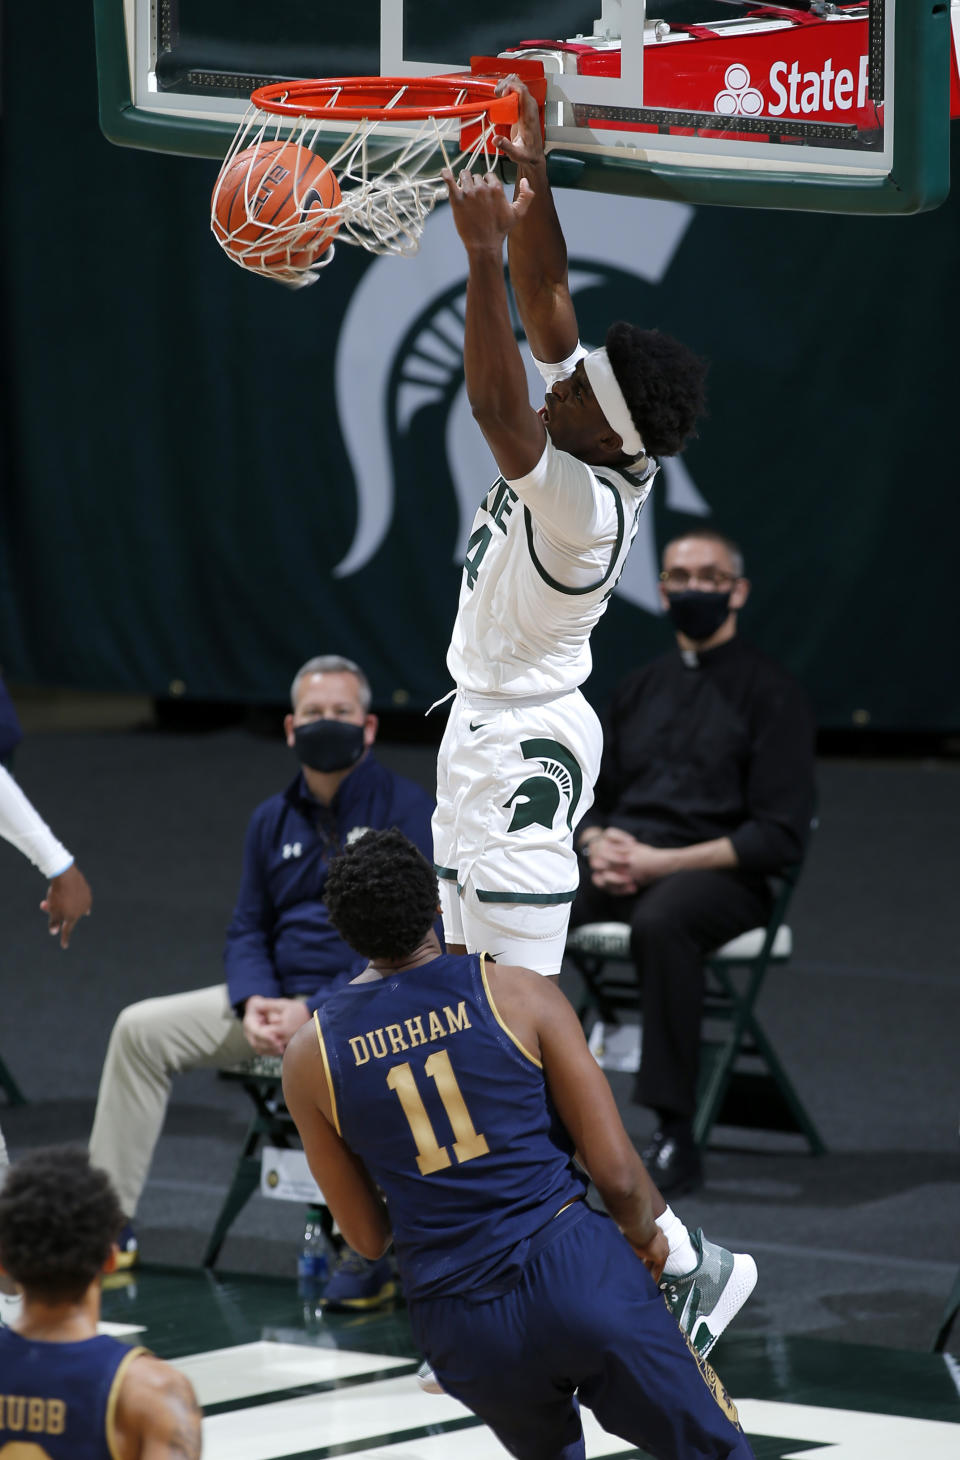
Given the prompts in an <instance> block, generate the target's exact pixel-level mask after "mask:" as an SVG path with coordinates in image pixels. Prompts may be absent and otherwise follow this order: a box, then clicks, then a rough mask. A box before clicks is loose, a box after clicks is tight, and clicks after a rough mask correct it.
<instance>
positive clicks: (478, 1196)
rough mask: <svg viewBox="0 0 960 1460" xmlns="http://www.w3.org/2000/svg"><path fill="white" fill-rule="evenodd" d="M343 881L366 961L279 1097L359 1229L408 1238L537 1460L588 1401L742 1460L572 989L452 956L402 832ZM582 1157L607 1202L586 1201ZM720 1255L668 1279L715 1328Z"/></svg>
mask: <svg viewBox="0 0 960 1460" xmlns="http://www.w3.org/2000/svg"><path fill="white" fill-rule="evenodd" d="M325 896H326V901H327V907H328V910H329V913H330V917H331V920H332V921H333V923H334V925H335V926H336V927H337V928H338V930H339V932H340V933H341V935H342V936H343V937H344V938H345V939H346V940H347V942H349V943H351V944H352V946H353V947H354V948H356V949H357V951H358V952H362V953H363V954H364V955H365V956H367V957H369V958H370V960H371V962H370V967H369V968H368V969H367V970H366V972H365V973H364V974H361V976H360V978H359V979H357V980H355V981H354V983H352V984H349V985H348V986H347V987H346V988H345V989H343V990H342V991H341V992H340V993H338V994H336V995H335V996H334V997H333V998H332V999H330V1000H329V1001H328V1002H327V1003H326V1004H325V1005H324V1008H323V1017H322V1020H321V1019H320V1018H319V1016H317V1017H316V1019H315V1023H314V1025H313V1026H311V1025H304V1026H303V1028H302V1029H301V1030H300V1031H299V1032H298V1033H297V1034H296V1035H295V1037H294V1039H293V1040H292V1041H291V1043H290V1045H289V1047H288V1049H287V1053H286V1055H285V1057H284V1065H283V1086H284V1094H285V1096H286V1100H287V1105H288V1107H289V1109H290V1112H291V1114H292V1115H293V1117H294V1120H295V1121H296V1123H297V1127H298V1129H299V1131H300V1135H301V1137H302V1139H303V1144H304V1148H305V1150H306V1153H307V1158H308V1160H309V1163H310V1167H311V1170H312V1171H313V1174H314V1176H315V1177H316V1178H317V1181H318V1182H319V1183H320V1185H321V1187H322V1189H323V1192H324V1196H325V1198H326V1200H327V1203H328V1205H329V1207H330V1210H331V1212H332V1213H333V1215H334V1216H335V1218H336V1220H337V1222H338V1223H339V1225H340V1229H341V1231H342V1232H343V1234H344V1236H345V1237H346V1239H347V1241H348V1242H349V1243H350V1245H351V1246H352V1247H354V1248H355V1249H356V1250H357V1251H358V1252H362V1253H363V1254H364V1255H365V1256H367V1257H370V1258H376V1257H379V1256H381V1254H382V1253H383V1252H384V1251H385V1250H386V1248H387V1246H388V1245H389V1243H390V1241H391V1237H392V1238H393V1240H394V1241H395V1242H396V1249H397V1258H398V1262H399V1264H400V1270H401V1275H402V1278H403V1284H404V1292H405V1294H406V1298H407V1303H408V1307H409V1311H410V1319H411V1324H412V1327H413V1332H414V1337H415V1339H416V1341H417V1343H418V1345H419V1346H420V1348H421V1350H422V1351H423V1352H424V1353H425V1354H426V1355H427V1358H428V1360H429V1362H430V1363H431V1364H432V1366H433V1368H434V1369H435V1371H436V1373H437V1376H438V1378H439V1379H440V1381H441V1383H442V1385H443V1387H444V1389H445V1390H447V1391H448V1392H449V1393H450V1394H453V1395H455V1396H456V1397H457V1398H458V1399H460V1400H462V1401H463V1403H464V1404H467V1405H468V1406H469V1407H470V1408H471V1409H472V1410H473V1411H474V1412H475V1413H476V1414H477V1415H479V1416H480V1418H481V1419H483V1420H484V1421H485V1422H486V1423H487V1424H488V1425H489V1426H490V1427H491V1429H493V1430H494V1432H495V1433H496V1435H497V1437H498V1438H499V1439H500V1441H501V1442H502V1443H503V1444H504V1445H505V1446H506V1448H507V1449H508V1450H510V1452H511V1453H512V1454H514V1455H516V1456H518V1457H520V1460H578V1457H582V1456H583V1455H584V1444H583V1434H582V1430H581V1426H580V1418H579V1413H578V1407H577V1401H578V1398H579V1400H581V1401H583V1402H584V1403H586V1404H588V1405H589V1406H590V1407H591V1408H592V1409H593V1410H594V1411H595V1413H596V1415H597V1417H598V1419H599V1420H600V1421H601V1423H602V1424H603V1425H604V1427H605V1428H606V1429H608V1430H610V1431H612V1432H613V1433H614V1434H618V1435H622V1436H623V1437H624V1438H625V1439H627V1440H629V1441H630V1442H631V1443H632V1444H635V1445H639V1446H642V1447H643V1449H644V1450H646V1451H648V1452H649V1453H650V1454H651V1455H653V1456H656V1457H664V1460H666V1457H670V1460H680V1457H684V1460H686V1457H693V1456H697V1457H699V1460H713V1457H717V1460H719V1457H735V1460H747V1457H749V1456H750V1455H751V1454H752V1451H751V1449H750V1446H749V1445H748V1444H747V1441H746V1440H745V1438H744V1436H743V1433H742V1431H741V1430H740V1428H739V1425H738V1423H737V1418H736V1411H735V1409H734V1408H733V1405H732V1404H731V1403H730V1401H729V1399H728V1398H727V1396H726V1394H725V1393H724V1391H723V1389H722V1386H721V1385H720V1383H719V1381H718V1380H717V1378H716V1375H715V1374H714V1373H713V1371H712V1369H711V1368H710V1367H709V1365H708V1364H706V1363H704V1362H703V1360H702V1359H701V1358H700V1357H699V1356H698V1355H697V1354H696V1353H695V1352H694V1349H693V1347H692V1345H691V1344H689V1343H688V1341H687V1340H686V1338H685V1337H684V1335H683V1333H682V1332H681V1330H680V1328H679V1327H678V1326H677V1323H676V1322H675V1321H674V1319H673V1318H672V1317H671V1316H670V1313H669V1312H668V1311H667V1308H666V1307H665V1305H664V1302H663V1299H662V1297H661V1295H660V1293H659V1292H658V1290H657V1286H656V1279H657V1278H658V1277H659V1276H660V1273H661V1270H662V1268H663V1265H664V1261H665V1259H666V1257H667V1241H666V1239H665V1237H664V1236H663V1234H662V1232H661V1231H660V1230H659V1228H658V1226H657V1224H656V1221H655V1212H656V1210H657V1207H658V1206H660V1207H661V1208H662V1205H663V1203H662V1199H660V1200H659V1201H658V1199H657V1195H656V1192H655V1189H654V1188H653V1187H652V1185H651V1183H650V1181H649V1178H648V1177H647V1174H646V1171H645V1170H644V1167H643V1163H642V1162H641V1160H640V1158H639V1157H638V1155H637V1154H636V1151H635V1150H634V1148H633V1146H632V1144H631V1142H630V1139H629V1137H628V1136H627V1134H626V1132H625V1130H624V1129H623V1126H622V1124H621V1122H620V1118H619V1116H618V1114H617V1110H616V1106H615V1105H614V1102H613V1097H612V1095H611V1092H610V1088H609V1086H608V1084H607V1082H606V1079H605V1078H604V1076H603V1074H602V1073H601V1071H600V1069H599V1068H598V1066H597V1064H596V1062H595V1060H594V1059H593V1056H592V1055H591V1054H590V1052H589V1050H588V1049H587V1046H586V1042H585V1040H584V1037H583V1033H582V1031H581V1029H580V1025H579V1023H578V1022H577V1018H576V1015H575V1014H574V1012H573V1009H572V1008H571V1006H570V1004H569V1003H568V1001H567V1000H566V999H565V998H564V996H563V995H562V994H561V993H560V991H559V990H558V989H556V988H554V987H553V986H552V984H551V982H550V980H549V979H543V978H540V977H538V976H537V975H536V974H534V973H531V972H530V971H529V970H527V969H524V968H504V967H500V966H497V965H494V964H491V963H487V962H486V961H485V960H484V959H483V958H482V957H474V956H451V955H443V954H441V953H440V948H439V944H438V942H437V939H436V936H435V935H434V932H433V928H432V923H433V918H434V914H435V903H436V878H435V874H434V873H433V871H432V870H431V868H430V866H429V865H428V863H427V862H426V861H425V860H424V858H423V857H422V856H421V855H420V853H419V852H418V851H417V849H416V848H415V847H414V846H413V845H412V844H411V843H410V842H408V841H407V840H406V838H404V837H403V836H402V835H401V834H400V833H399V832H397V831H386V832H367V833H366V835H364V836H363V837H361V838H360V839H359V840H358V841H356V842H355V843H354V844H353V845H352V846H350V847H349V848H348V849H347V850H346V851H345V852H344V853H343V855H342V856H340V857H339V858H337V859H336V860H335V861H334V862H333V863H332V864H331V867H330V872H329V876H328V881H327V886H326V890H325ZM574 1150H576V1151H577V1152H578V1153H579V1155H580V1159H581V1160H582V1161H583V1163H584V1165H585V1166H586V1168H587V1169H588V1170H589V1172H590V1174H591V1176H592V1178H593V1180H594V1182H595V1183H596V1185H597V1188H598V1190H599V1191H600V1193H601V1195H602V1196H603V1199H604V1202H605V1203H606V1206H607V1209H608V1211H609V1212H610V1216H605V1215H603V1214H601V1213H599V1212H595V1211H593V1210H592V1209H590V1208H589V1207H588V1206H587V1205H586V1203H585V1200H584V1197H585V1193H586V1188H587V1180H586V1177H585V1176H584V1174H583V1171H582V1170H581V1169H580V1168H579V1167H578V1166H577V1164H576V1163H575V1162H574V1159H573V1153H574ZM378 1188H379V1189H378ZM381 1191H382V1192H383V1194H384V1195H383V1196H381V1194H380V1192H381ZM611 1217H612V1218H613V1220H611ZM625 1239H626V1240H625ZM712 1251H713V1253H714V1254H716V1266H715V1267H713V1268H710V1270H708V1265H707V1264H706V1263H705V1264H704V1265H703V1268H702V1270H701V1271H700V1272H699V1273H698V1274H694V1275H693V1276H692V1278H691V1279H684V1280H683V1281H681V1282H676V1281H673V1280H672V1286H674V1287H675V1288H676V1289H677V1290H678V1293H679V1295H680V1297H681V1301H685V1300H686V1299H687V1298H691V1299H692V1301H693V1305H694V1306H695V1307H698V1309H699V1311H700V1313H701V1314H702V1316H703V1319H704V1324H705V1325H706V1326H709V1328H710V1330H711V1335H710V1336H711V1341H712V1337H713V1336H716V1334H719V1333H720V1332H722V1331H723V1328H724V1327H725V1326H726V1323H727V1322H729V1320H730V1318H731V1317H732V1316H733V1314H734V1313H735V1312H736V1311H737V1308H738V1307H739V1303H740V1301H742V1298H741V1299H740V1300H739V1301H736V1294H735V1289H736V1272H737V1269H736V1265H735V1263H734V1264H733V1267H734V1276H733V1280H732V1281H730V1282H727V1281H726V1278H727V1276H728V1275H729V1269H730V1266H731V1262H732V1260H731V1254H729V1253H723V1252H722V1249H712ZM748 1261H749V1260H748ZM721 1263H722V1264H723V1275H722V1277H721ZM750 1266H751V1267H752V1263H751V1264H750ZM751 1285H752V1284H751ZM700 1337H701V1338H705V1337H706V1335H704V1334H700ZM705 1346H706V1344H705Z"/></svg>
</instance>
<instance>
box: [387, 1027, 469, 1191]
mask: <svg viewBox="0 0 960 1460" xmlns="http://www.w3.org/2000/svg"><path fill="white" fill-rule="evenodd" d="M423 1069H424V1074H426V1075H428V1076H429V1078H430V1079H431V1080H433V1081H434V1083H435V1084H436V1087H437V1094H438V1095H439V1096H440V1099H441V1100H442V1101H443V1108H444V1110H445V1111H446V1114H447V1119H448V1120H449V1122H450V1127H451V1129H452V1131H453V1134H454V1137H455V1139H454V1142H453V1154H454V1155H455V1156H456V1158H457V1160H458V1161H460V1162H463V1161H472V1160H473V1159H474V1157H475V1156H485V1155H486V1154H487V1152H488V1151H489V1150H490V1147H489V1146H488V1145H487V1138H486V1136H484V1135H478V1134H477V1131H476V1130H475V1128H474V1124H473V1121H472V1120H471V1119H470V1112H469V1110H468V1109H467V1106H466V1102H465V1100H464V1098H463V1095H462V1094H461V1091H460V1086H459V1085H458V1084H457V1077H456V1075H455V1074H454V1072H453V1065H452V1064H451V1063H450V1056H449V1055H448V1054H447V1051H446V1050H445V1049H438V1050H436V1051H435V1052H434V1053H433V1054H432V1055H431V1056H430V1058H429V1059H428V1060H427V1061H426V1063H425V1064H424V1067H423ZM387 1084H388V1085H389V1087H390V1089H391V1090H394V1091H396V1094H397V1098H398V1099H399V1101H400V1104H401V1105H402V1107H403V1113H404V1115H405V1116H406V1117H407V1121H408V1123H409V1126H410V1133H411V1135H412V1136H413V1139H414V1143H415V1145H416V1147H417V1168H418V1170H419V1172H420V1175H421V1176H429V1175H431V1173H432V1172H434V1171H442V1170H444V1168H445V1167H447V1166H450V1165H452V1164H453V1163H452V1162H451V1160H450V1152H449V1151H448V1150H447V1148H446V1146H441V1145H440V1143H439V1141H438V1140H437V1136H436V1132H435V1131H434V1129H433V1125H432V1123H431V1121H430V1117H429V1115H428V1114H427V1110H426V1106H425V1105H424V1103H423V1097H422V1095H421V1094H420V1091H419V1090H418V1089H417V1082H416V1078H415V1076H414V1073H413V1070H412V1068H411V1067H410V1065H409V1064H402V1065H394V1066H393V1068H392V1069H391V1070H390V1071H389V1072H388V1074H387Z"/></svg>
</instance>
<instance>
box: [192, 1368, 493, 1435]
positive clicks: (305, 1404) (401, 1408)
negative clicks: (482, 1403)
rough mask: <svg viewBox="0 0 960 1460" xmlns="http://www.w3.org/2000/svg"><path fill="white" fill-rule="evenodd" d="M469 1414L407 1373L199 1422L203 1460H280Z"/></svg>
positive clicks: (454, 1401)
mask: <svg viewBox="0 0 960 1460" xmlns="http://www.w3.org/2000/svg"><path fill="white" fill-rule="evenodd" d="M368 1357H369V1355H368ZM468 1414H469V1410H467V1409H465V1408H464V1406H463V1405H462V1404H460V1403H458V1401H457V1400H456V1399H451V1398H450V1396H449V1395H448V1394H439V1395H438V1394H424V1393H423V1391H422V1390H421V1389H420V1388H419V1386H418V1385H417V1381H416V1379H415V1378H414V1376H413V1375H412V1374H407V1375H405V1376H404V1377H403V1378H398V1379H381V1380H378V1381H377V1382H375V1383H373V1384H355V1385H350V1386H349V1387H348V1388H346V1389H334V1390H331V1391H329V1392H328V1393H325V1394H307V1395H304V1396H303V1397H302V1398H299V1399H281V1400H278V1401H277V1402H276V1403H275V1404H263V1405H260V1406H258V1407H257V1408H256V1409H242V1410H237V1411H235V1412H234V1413H232V1414H215V1415H214V1416H213V1418H212V1419H208V1420H204V1422H203V1455H204V1460H279V1457H281V1456H285V1455H301V1454H303V1452H304V1451H305V1450H308V1451H309V1450H315V1449H317V1448H318V1447H319V1446H321V1445H340V1444H346V1443H349V1442H351V1441H356V1440H362V1439H364V1438H366V1437H369V1438H370V1439H371V1440H373V1439H375V1438H376V1436H377V1435H389V1434H393V1433H396V1432H397V1431H400V1430H413V1429H419V1428H421V1427H422V1426H424V1425H429V1424H442V1423H444V1422H445V1421H448V1420H452V1419H463V1418H464V1417H465V1416H467V1415H468ZM461 1438H462V1436H461V1435H459V1434H458V1435H456V1436H455V1437H454V1436H451V1435H448V1436H447V1437H446V1439H447V1453H448V1454H449V1453H450V1451H451V1450H453V1449H456V1450H457V1452H458V1456H459V1447H460V1441H461ZM494 1443H496V1442H494ZM497 1448H499V1447H497ZM399 1453H400V1454H403V1451H402V1450H401V1451H400V1452H399ZM410 1453H411V1454H412V1453H415V1452H414V1451H411V1452H410ZM499 1460H502V1451H501V1452H500V1457H499Z"/></svg>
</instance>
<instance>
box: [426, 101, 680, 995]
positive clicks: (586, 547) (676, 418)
mask: <svg viewBox="0 0 960 1460" xmlns="http://www.w3.org/2000/svg"><path fill="white" fill-rule="evenodd" d="M504 85H505V86H507V87H509V88H510V89H512V90H514V91H516V92H517V93H518V94H519V96H520V101H521V121H520V124H519V127H518V128H517V130H516V136H515V138H514V140H513V141H503V142H501V144H500V145H501V147H502V150H503V151H504V152H505V153H506V154H507V155H508V156H509V157H511V158H512V159H513V160H514V161H515V162H516V163H517V165H518V170H519V172H518V182H517V188H516V193H515V197H514V201H513V202H512V203H511V202H509V201H508V199H507V198H506V196H505V194H504V192H503V189H502V187H501V185H500V183H499V182H498V181H497V180H496V179H495V178H493V177H492V176H487V177H485V178H484V179H483V180H482V181H477V180H475V179H474V178H473V176H472V175H471V174H470V173H469V172H464V173H461V175H460V178H459V182H457V181H455V180H454V178H453V176H452V174H449V173H448V174H446V178H447V186H448V189H449V193H450V200H451V203H452V207H453V217H454V222H455V224H456V227H457V231H458V233H459V235H460V238H461V239H462V241H463V244H464V247H465V249H466V251H467V257H468V260H469V278H468V283H467V304H466V332H465V339H464V366H465V372H466V386H467V394H468V397H469V399H470V404H471V407H472V409H473V414H474V416H475V417H476V420H477V423H478V425H479V426H480V429H481V431H482V432H483V434H484V436H485V437H486V440H487V444H488V445H489V446H490V449H491V450H492V452H493V455H494V457H495V459H496V462H497V466H498V467H499V469H500V472H501V476H500V477H499V479H498V480H497V481H496V482H495V483H494V485H493V487H492V488H491V489H490V491H489V493H488V494H487V496H486V498H485V499H484V501H483V503H482V505H481V507H480V510H479V512H478V514H477V517H476V519H475V521H474V527H473V532H472V535H471V537H470V539H469V543H468V547H467V554H466V561H465V563H464V574H463V582H462V585H461V591H460V603H459V609H458V613H457V619H456V623H455V625H454V630H453V638H452V641H451V644H450V649H449V653H448V655H447V667H448V668H449V670H450V673H451V675H452V676H453V679H454V680H455V682H456V685H457V696H456V700H455V702H454V706H453V708H452V710H451V712H450V719H449V722H448V724H447V728H446V732H445V734H444V737H443V743H442V745H441V749H440V758H439V765H438V786H437V811H436V816H435V819H434V857H435V861H436V864H437V873H438V875H439V877H440V878H441V904H442V908H443V922H444V933H445V937H446V943H447V947H448V948H449V949H451V951H453V952H466V950H467V948H469V949H472V950H475V951H479V950H481V949H487V950H489V952H490V953H491V954H493V955H495V956H496V957H497V958H498V959H499V960H500V961H501V962H504V963H519V964H523V965H525V966H527V967H530V968H533V969H535V970H536V971H537V972H538V973H542V974H546V975H549V976H554V977H555V976H557V975H558V974H559V971H560V963H561V960H562V957H563V949H564V943H565V939H566V931H567V922H568V918H569V912H570V903H571V901H572V900H573V897H574V895H575V894H576V890H577V885H578V882H579V873H578V868H577V858H576V854H575V852H574V850H573V828H574V827H575V826H576V824H577V822H578V821H579V820H580V818H581V817H582V816H583V814H584V812H585V811H587V810H588V808H589V806H590V804H591V802H592V800H593V785H594V781H595V780H596V776H597V772H598V768H599V761H600V748H601V732H600V726H599V722H598V720H597V717H596V715H595V714H594V712H593V710H592V709H591V707H590V705H589V704H588V703H587V701H586V700H585V699H584V697H583V695H582V694H581V693H580V689H579V686H580V685H581V684H582V683H583V681H584V680H585V679H586V678H587V675H588V674H589V673H590V666H591V658H590V644H589V640H590V633H591V630H592V629H593V626H594V624H595V623H596V622H597V620H598V619H599V618H600V616H601V614H602V613H603V611H604V609H605V607H606V604H607V600H608V598H609V596H610V594H611V593H612V591H613V589H614V587H615V585H616V582H617V579H618V578H619V576H620V573H621V571H622V569H623V565H624V562H625V560H626V556H627V552H628V551H629V548H630V545H631V543H632V541H633V538H634V535H635V533H636V528H637V519H638V517H639V513H640V509H641V508H642V506H643V504H644V502H645V501H646V498H647V496H648V494H649V492H650V488H651V485H652V483H653V478H654V476H655V474H656V471H657V466H658V457H660V456H663V455H670V454H672V453H674V452H677V451H679V450H680V449H681V448H682V446H683V444H684V441H685V439H686V437H687V436H688V435H689V434H690V432H691V431H692V429H693V426H694V423H695V421H696V418H697V416H698V414H699V413H700V411H701V409H702V406H703V377H704V373H705V366H704V364H703V362H702V361H700V360H698V359H696V358H695V356H693V355H692V354H691V353H690V351H689V350H688V349H687V348H686V346H684V345H682V344H680V343H679V342H678V341H676V340H673V339H671V338H670V337H669V336H667V335H662V334H660V333H658V332H657V331H655V330H640V329H637V328H635V327H634V326H632V325H629V324H624V323H618V324H614V325H612V326H611V328H610V330H609V331H608V333H607V338H606V345H605V348H604V349H600V350H593V351H592V352H590V353H589V354H588V353H587V351H586V350H585V349H584V348H583V347H582V346H581V345H580V343H579V335H578V329H577V320H576V315H575V313H574V309H573V303H572V301H571V298H570V291H569V287H568V283H567V255H566V246H565V244H564V240H563V235H562V233H561V231H560V225H559V221H558V219H557V215H556V211H555V209H554V206H553V200H552V198H551V195H550V188H549V185H548V183H547V171H546V164H545V161H544V154H543V144H542V140H541V133H540V124H539V119H538V115H537V108H536V104H535V103H534V101H533V100H532V98H531V97H530V95H529V93H528V92H527V90H526V88H525V87H524V86H523V85H522V84H521V83H520V82H519V81H517V79H516V78H514V77H511V78H509V79H508V81H507V82H505V83H504ZM588 206H589V203H588V201H587V200H586V199H585V200H584V207H588ZM504 238H506V239H507V242H508V253H509V266H510V278H511V281H512V284H513V289H514V293H515V295H516V300H517V305H518V308H519V311H520V318H521V321H522V323H523V327H524V330H525V332H526V336H527V340H528V341H529V344H530V348H531V350H532V351H533V354H534V357H535V359H536V361H537V363H538V365H539V369H540V371H541V374H542V375H543V378H544V380H545V382H546V384H547V386H548V387H549V388H548V390H547V394H546V401H545V404H544V406H543V409H542V410H540V411H536V410H534V409H533V407H532V406H531V405H530V404H529V400H528V394H527V383H526V374H525V370H524V366H523V362H522V359H521V356H520V351H519V348H518V345H517V342H516V339H515V337H514V331H513V325H512V323H511V319H510V314H509V311H508V306H507V292H506V286H505V282H504V274H503V240H504ZM544 362H546V363H544Z"/></svg>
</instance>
